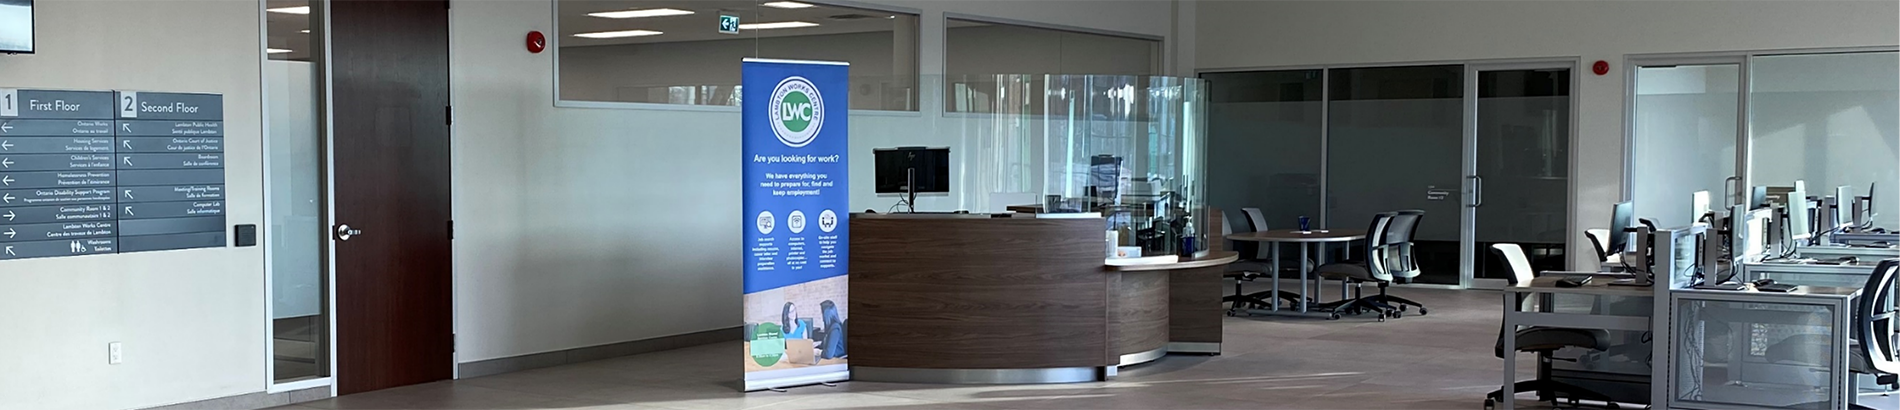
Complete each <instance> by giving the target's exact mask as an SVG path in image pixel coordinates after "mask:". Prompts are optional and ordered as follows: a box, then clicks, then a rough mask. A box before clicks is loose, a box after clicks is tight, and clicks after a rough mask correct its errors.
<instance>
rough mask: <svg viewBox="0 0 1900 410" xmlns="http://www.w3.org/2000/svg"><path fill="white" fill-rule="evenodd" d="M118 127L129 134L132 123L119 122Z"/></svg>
mask: <svg viewBox="0 0 1900 410" xmlns="http://www.w3.org/2000/svg"><path fill="white" fill-rule="evenodd" d="M119 129H121V130H125V133H127V134H130V133H132V123H129V122H122V123H119Z"/></svg>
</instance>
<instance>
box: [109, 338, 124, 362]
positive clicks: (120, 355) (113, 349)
mask: <svg viewBox="0 0 1900 410" xmlns="http://www.w3.org/2000/svg"><path fill="white" fill-rule="evenodd" d="M119 363H125V344H124V343H119V342H112V343H107V344H106V364H119Z"/></svg>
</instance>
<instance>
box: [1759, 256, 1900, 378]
mask: <svg viewBox="0 0 1900 410" xmlns="http://www.w3.org/2000/svg"><path fill="white" fill-rule="evenodd" d="M1896 272H1900V259H1888V260H1883V261H1880V265H1878V266H1875V267H1874V272H1873V274H1871V275H1868V276H1867V284H1866V285H1865V286H1862V287H1861V294H1860V300H1857V301H1855V303H1854V320H1853V324H1854V329H1853V334H1851V335H1850V338H1851V339H1850V340H1849V341H1848V342H1849V343H1848V345H1849V346H1848V349H1847V352H1848V354H1849V355H1850V357H1848V358H1847V367H1848V368H1849V369H1850V370H1852V371H1853V372H1854V373H1860V374H1868V375H1873V376H1874V379H1875V380H1876V382H1877V383H1879V384H1882V385H1886V386H1887V387H1888V388H1890V389H1892V388H1900V354H1897V353H1900V352H1897V351H1896V349H1897V348H1896V341H1895V340H1894V331H1895V330H1900V329H1896V326H1895V325H1896V323H1895V322H1896V318H1895V316H1896V312H1895V309H1894V306H1893V299H1894V289H1893V285H1894V277H1895V274H1896ZM1827 345H1828V340H1827V337H1826V335H1817V334H1801V335H1794V336H1789V337H1788V338H1787V339H1783V340H1782V341H1781V342H1778V343H1775V344H1774V345H1772V346H1769V347H1768V350H1767V351H1765V352H1763V355H1764V356H1766V357H1767V359H1768V360H1769V361H1770V362H1778V363H1797V364H1803V365H1808V366H1816V367H1822V366H1827V360H1828V356H1829V355H1828V351H1827ZM1852 380H1854V381H1855V382H1853V383H1848V387H1847V389H1848V390H1847V391H1848V392H1849V395H1848V396H1847V397H1848V408H1850V409H1857V410H1858V409H1867V410H1871V409H1872V407H1868V406H1866V405H1863V404H1860V400H1859V399H1860V383H1858V381H1859V380H1860V379H1859V378H1852ZM1876 394H1884V393H1876ZM1820 404H1822V403H1813V404H1812V405H1797V406H1794V407H1795V408H1810V407H1813V405H1820Z"/></svg>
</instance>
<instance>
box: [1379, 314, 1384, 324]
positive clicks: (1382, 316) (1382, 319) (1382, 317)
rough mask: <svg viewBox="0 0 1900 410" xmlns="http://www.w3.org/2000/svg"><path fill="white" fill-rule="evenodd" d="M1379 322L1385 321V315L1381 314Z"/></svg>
mask: <svg viewBox="0 0 1900 410" xmlns="http://www.w3.org/2000/svg"><path fill="white" fill-rule="evenodd" d="M1379 323H1385V315H1379Z"/></svg>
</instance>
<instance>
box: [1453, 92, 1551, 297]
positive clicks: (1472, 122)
mask: <svg viewBox="0 0 1900 410" xmlns="http://www.w3.org/2000/svg"><path fill="white" fill-rule="evenodd" d="M1582 65H1583V59H1582V58H1581V57H1570V58H1551V59H1524V60H1503V61H1486V62H1472V63H1469V64H1465V81H1464V88H1465V90H1464V115H1463V119H1464V125H1465V134H1464V149H1463V151H1461V152H1463V153H1464V163H1463V164H1462V165H1463V170H1464V175H1463V178H1461V179H1460V181H1461V185H1460V191H1462V195H1459V198H1460V204H1459V205H1460V206H1459V207H1458V209H1459V212H1458V214H1459V222H1460V223H1459V228H1458V247H1459V248H1461V249H1463V252H1461V254H1460V255H1459V257H1458V270H1459V273H1458V286H1456V288H1458V289H1469V288H1471V287H1472V285H1473V284H1474V282H1475V281H1476V280H1477V279H1476V276H1477V272H1478V269H1477V267H1478V253H1479V252H1481V251H1483V249H1478V207H1479V206H1482V205H1483V200H1484V198H1483V197H1482V195H1483V192H1482V191H1483V179H1482V178H1483V176H1482V175H1478V73H1479V72H1483V71H1507V70H1550V69H1562V70H1570V95H1569V96H1568V97H1569V98H1570V103H1569V106H1570V121H1568V122H1569V124H1567V125H1568V128H1569V129H1568V130H1566V132H1569V133H1570V136H1569V138H1567V139H1568V143H1569V147H1567V148H1566V149H1567V150H1568V151H1569V152H1567V153H1566V156H1568V157H1569V159H1567V160H1566V161H1565V162H1566V164H1565V165H1566V167H1567V168H1568V169H1567V170H1566V171H1565V172H1567V176H1568V178H1566V181H1564V183H1565V185H1566V188H1565V191H1567V192H1566V193H1565V195H1566V196H1567V197H1568V199H1570V200H1566V201H1564V252H1565V254H1566V255H1568V254H1569V252H1575V251H1576V249H1577V245H1578V242H1579V241H1578V240H1577V238H1575V237H1573V235H1570V233H1571V232H1577V218H1576V215H1577V201H1575V198H1576V197H1577V150H1578V148H1579V147H1580V141H1579V139H1578V138H1577V131H1578V127H1577V125H1578V123H1580V122H1582V121H1579V118H1578V115H1579V111H1578V109H1579V107H1578V104H1577V94H1579V93H1578V86H1579V85H1580V84H1581V83H1580V80H1581V79H1582V77H1583V76H1582V75H1579V73H1578V72H1577V68H1578V67H1581V66H1582ZM1564 259H1565V260H1566V261H1565V266H1567V267H1568V269H1571V270H1574V269H1575V267H1574V266H1569V265H1570V263H1569V260H1570V259H1572V258H1570V257H1568V256H1566V257H1565V258H1564ZM1420 286H1425V285H1420ZM1439 287H1447V286H1444V285H1439Z"/></svg>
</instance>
